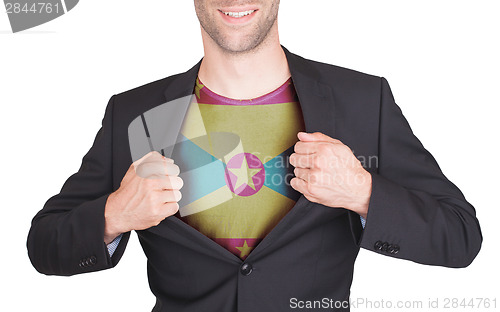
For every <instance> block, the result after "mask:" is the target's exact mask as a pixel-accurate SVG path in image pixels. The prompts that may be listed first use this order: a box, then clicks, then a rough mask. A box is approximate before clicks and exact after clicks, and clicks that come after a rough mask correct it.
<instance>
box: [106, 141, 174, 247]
mask: <svg viewBox="0 0 500 312" xmlns="http://www.w3.org/2000/svg"><path fill="white" fill-rule="evenodd" d="M178 175H179V167H178V166H177V165H175V164H174V161H173V160H172V159H169V158H166V157H164V156H162V155H160V154H159V153H158V152H156V151H153V152H150V153H148V154H146V155H144V156H143V157H142V158H141V159H139V160H137V161H135V162H134V163H133V164H132V165H130V167H129V169H128V171H127V173H126V174H125V176H124V177H123V180H122V181H121V184H120V188H118V190H116V191H115V192H113V193H111V194H110V195H109V197H108V200H107V202H106V207H105V212H104V217H105V221H106V225H105V228H104V242H105V243H106V244H109V243H110V242H112V241H113V240H114V239H115V238H116V237H117V236H118V235H120V234H121V233H125V232H129V231H131V230H144V229H148V228H150V227H153V226H156V225H158V224H159V223H160V222H161V221H162V220H163V219H165V218H167V217H169V216H171V215H174V214H175V213H176V212H177V211H178V210H179V204H178V203H177V202H178V201H179V200H180V199H181V192H180V191H179V190H180V188H181V187H182V185H183V181H182V179H181V178H180V177H179V176H178Z"/></svg>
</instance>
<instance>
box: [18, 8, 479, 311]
mask: <svg viewBox="0 0 500 312" xmlns="http://www.w3.org/2000/svg"><path fill="white" fill-rule="evenodd" d="M194 4H195V8H196V13H197V16H198V19H199V21H200V25H201V33H202V39H203V46H204V57H203V59H202V60H201V61H200V62H198V64H196V65H195V66H194V67H193V68H191V69H190V70H188V71H187V72H185V73H182V74H178V75H175V76H171V77H167V78H165V79H162V80H159V81H155V82H152V83H149V84H147V85H144V86H141V87H138V88H135V89H133V90H129V91H127V92H124V93H121V94H117V95H114V96H113V97H112V98H111V99H110V101H109V103H108V105H107V107H106V111H105V115H104V118H103V121H102V127H101V129H100V130H99V132H98V133H97V135H96V138H95V141H94V143H93V145H92V147H91V148H90V150H89V151H88V153H87V154H86V155H85V156H84V158H83V161H82V165H81V167H80V169H79V170H78V172H77V173H75V174H74V175H72V176H71V177H69V178H68V180H67V181H66V182H65V184H64V186H63V187H62V189H61V192H60V193H59V194H57V195H55V196H53V197H51V198H50V199H49V200H48V201H47V202H46V203H45V205H44V207H43V209H42V210H41V211H40V212H39V213H38V214H37V215H36V216H35V217H34V219H33V222H32V226H31V229H30V233H29V235H28V241H27V245H28V253H29V257H30V259H31V261H32V263H33V265H34V267H35V268H36V269H37V270H38V271H39V272H41V273H44V274H49V275H74V274H80V273H86V272H92V271H97V270H104V269H108V268H112V267H114V266H115V265H116V264H117V263H118V262H119V260H120V258H121V257H122V255H123V253H124V250H125V247H126V244H127V241H128V239H129V236H130V232H131V231H133V230H134V231H136V232H137V234H138V237H139V240H140V242H141V245H142V248H143V250H144V252H145V254H146V256H147V258H148V278H149V283H150V287H151V290H152V292H153V293H154V295H155V296H156V298H157V301H156V305H155V306H154V308H153V311H289V310H294V308H295V307H296V306H294V304H296V303H297V300H299V301H301V302H323V303H325V302H328V304H329V306H328V309H330V310H339V311H348V310H349V304H348V300H349V291H350V286H351V282H352V274H353V266H354V262H355V259H356V256H357V254H358V251H359V248H360V247H363V248H365V249H368V250H372V251H374V252H377V253H380V254H382V255H386V256H390V257H395V258H400V259H406V260H411V261H414V262H417V263H422V264H429V265H440V266H446V267H466V266H468V265H469V264H470V263H471V262H472V261H473V259H474V258H475V257H476V255H477V254H478V252H479V249H480V247H481V242H482V236H481V230H480V226H479V223H478V220H477V219H476V217H475V210H474V208H473V206H472V205H471V204H469V203H468V202H467V201H466V200H465V198H464V196H463V195H462V193H461V192H460V190H459V189H458V188H457V187H456V186H455V185H454V184H453V183H451V182H450V181H449V180H448V179H447V178H446V177H445V176H444V175H443V173H442V172H441V170H440V168H439V166H438V164H437V163H436V161H435V160H434V158H433V157H432V155H431V154H430V153H429V152H428V151H427V150H426V149H424V147H423V146H422V144H421V143H420V141H419V140H418V139H417V138H416V137H415V136H414V135H413V133H412V131H411V129H410V127H409V125H408V123H407V121H406V120H405V118H404V117H403V115H402V113H401V111H400V109H399V108H398V106H397V105H396V104H395V101H394V98H393V96H392V93H391V90H390V87H389V84H388V82H387V81H386V80H385V79H384V78H381V77H377V76H372V75H368V74H363V73H360V72H356V71H353V70H349V69H345V68H341V67H337V66H333V65H328V64H323V63H318V62H314V61H311V60H306V59H304V58H302V57H300V56H298V55H295V54H293V53H291V52H289V51H288V50H287V49H286V48H284V47H283V46H281V45H280V41H279V35H278V24H277V16H278V7H279V0H272V1H271V0H269V1H263V0H261V1H259V0H250V1H228V0H219V1H217V0H213V1H212V0H195V1H194ZM179 99H188V100H179ZM221 135H222V136H221ZM159 138H160V139H159ZM165 138H167V139H165ZM159 142H160V143H159ZM228 142H230V143H228ZM137 146H139V147H137ZM141 146H143V147H144V148H143V147H141ZM169 146H170V147H172V146H173V147H172V149H171V150H168V147H169ZM148 148H149V150H148ZM325 298H326V299H328V300H327V301H325V300H324V299H325ZM316 308H317V309H318V310H324V309H325V306H324V305H323V306H321V307H318V306H316Z"/></svg>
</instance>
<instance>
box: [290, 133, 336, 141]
mask: <svg viewBox="0 0 500 312" xmlns="http://www.w3.org/2000/svg"><path fill="white" fill-rule="evenodd" d="M297 137H298V138H299V140H301V141H304V142H331V143H341V142H340V141H339V140H337V139H334V138H332V137H329V136H327V135H326V134H323V133H321V132H314V133H307V132H299V133H298V134H297Z"/></svg>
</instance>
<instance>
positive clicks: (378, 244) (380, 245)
mask: <svg viewBox="0 0 500 312" xmlns="http://www.w3.org/2000/svg"><path fill="white" fill-rule="evenodd" d="M373 248H375V250H380V249H382V242H381V241H377V242H376V243H375V245H374V246H373Z"/></svg>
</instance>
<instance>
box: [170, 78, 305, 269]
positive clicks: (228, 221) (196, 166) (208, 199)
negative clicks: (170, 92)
mask: <svg viewBox="0 0 500 312" xmlns="http://www.w3.org/2000/svg"><path fill="white" fill-rule="evenodd" d="M194 93H195V95H194V96H193V100H192V101H191V104H190V106H189V108H188V110H187V113H186V116H185V118H184V121H183V124H182V126H181V131H180V134H179V138H178V143H177V144H176V146H175V148H174V150H173V154H172V158H173V159H174V161H175V162H176V164H177V165H178V166H179V168H180V172H181V174H180V176H181V177H182V178H183V180H184V186H183V188H182V189H181V193H182V199H181V200H180V202H179V207H180V208H179V212H178V214H179V215H180V218H181V220H183V221H184V222H186V223H187V224H189V225H190V226H192V227H193V228H195V229H196V230H198V231H199V232H201V233H202V234H204V235H206V236H207V237H209V238H210V239H212V240H214V241H215V242H216V243H218V244H220V245H221V246H223V247H224V248H226V249H227V250H229V251H230V252H232V253H233V254H235V255H236V256H238V257H240V258H241V259H245V258H246V257H247V256H248V254H249V253H250V252H251V251H252V249H254V248H255V247H256V246H257V244H258V243H259V242H260V241H261V240H262V239H263V238H264V237H265V236H266V235H267V234H268V233H269V232H270V231H271V230H272V229H273V228H274V226H276V224H278V222H279V221H280V220H281V219H282V218H283V217H284V216H285V215H286V214H287V213H288V211H290V209H291V208H292V207H293V206H294V204H295V202H296V201H297V199H298V198H299V196H300V193H298V192H297V191H295V190H294V189H292V187H291V186H290V180H291V178H292V177H293V167H292V166H291V165H290V163H289V155H290V154H291V153H292V152H293V147H294V145H295V143H296V142H297V133H298V132H299V131H304V121H303V117H302V112H301V109H300V104H299V101H298V97H297V94H296V92H295V88H294V86H293V83H292V79H291V78H290V79H288V80H287V81H286V82H285V83H284V84H283V85H281V86H280V87H279V88H277V89H276V90H274V91H272V92H270V93H268V94H266V95H263V96H261V97H258V98H255V99H250V100H235V99H230V98H227V97H223V96H221V95H218V94H216V93H214V92H212V91H210V90H209V89H208V88H207V87H205V86H204V85H203V83H202V82H201V81H200V80H199V79H198V78H197V79H196V85H195V90H194Z"/></svg>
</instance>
